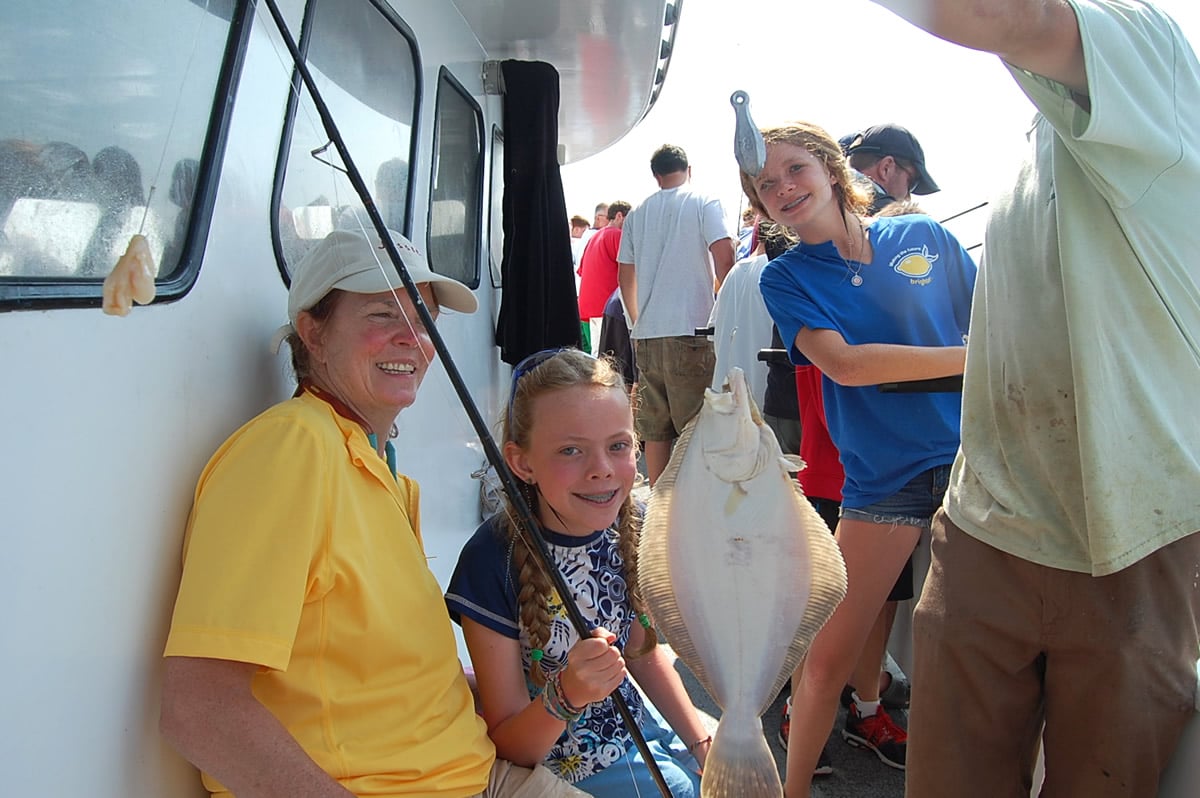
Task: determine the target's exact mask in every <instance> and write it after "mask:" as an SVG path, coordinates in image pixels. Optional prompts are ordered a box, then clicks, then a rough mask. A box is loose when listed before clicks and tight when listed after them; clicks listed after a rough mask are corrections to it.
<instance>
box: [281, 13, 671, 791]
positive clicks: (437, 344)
mask: <svg viewBox="0 0 1200 798" xmlns="http://www.w3.org/2000/svg"><path fill="white" fill-rule="evenodd" d="M263 2H264V3H265V4H266V6H267V10H268V11H269V12H270V14H271V18H272V19H273V20H274V22H275V27H276V28H277V29H278V31H279V36H280V38H281V39H282V40H283V43H284V45H285V46H286V47H287V49H288V53H289V54H290V55H291V57H292V63H293V65H294V66H295V67H296V73H297V74H298V75H299V76H300V78H301V80H303V81H304V86H305V88H307V89H308V93H309V96H311V97H312V101H313V106H314V107H315V108H316V111H317V115H318V116H320V117H321V125H322V127H324V128H325V134H326V135H327V136H329V141H330V143H332V144H333V146H334V147H335V148H336V149H337V151H338V155H339V156H340V157H341V159H342V166H343V169H344V171H345V174H346V177H348V178H349V179H350V184H351V185H352V186H353V187H354V191H355V193H356V194H358V196H359V199H361V200H362V203H363V207H364V208H365V209H366V211H367V216H369V217H370V219H371V224H372V225H373V226H374V228H375V231H376V232H377V233H378V234H379V238H380V241H381V243H382V244H383V248H384V250H385V251H386V252H387V255H388V258H389V259H390V260H391V262H392V266H393V267H394V268H395V269H396V273H397V274H398V275H399V277H400V282H402V283H403V284H404V289H405V291H407V292H408V296H409V299H411V300H412V303H413V306H414V307H415V308H416V310H417V315H418V316H419V317H420V319H421V323H422V324H424V325H425V329H426V330H427V331H428V332H429V338H430V340H431V341H432V342H433V348H434V349H435V350H436V351H437V354H438V357H439V358H440V359H441V361H442V366H443V368H445V370H446V375H447V376H448V377H449V378H450V382H451V384H452V385H453V386H454V391H455V393H457V394H458V399H459V401H460V402H461V403H462V406H463V410H465V411H466V413H467V417H468V418H469V419H470V421H471V426H473V427H474V428H475V434H476V435H477V436H479V442H480V443H481V444H482V445H483V451H484V454H486V455H487V459H488V462H490V463H491V464H492V467H493V468H495V469H496V475H497V476H498V477H499V478H500V484H501V486H502V487H503V488H504V493H505V494H506V495H507V497H508V500H509V502H510V503H511V505H512V507H513V509H514V510H515V511H516V513H517V516H518V518H519V519H520V524H521V526H523V527H524V529H525V530H526V531H527V533H528V535H529V537H530V538H531V539H532V540H531V542H532V543H533V549H534V550H535V551H536V552H537V557H538V559H539V560H540V562H541V566H542V569H543V570H544V571H545V573H546V576H548V577H549V578H550V581H551V582H552V583H553V584H554V589H555V590H557V591H558V595H559V597H561V598H562V602H563V607H564V609H565V610H566V613H567V617H568V619H569V620H570V621H571V625H572V626H573V627H575V632H576V633H577V634H578V635H579V637H580V638H581V639H582V638H588V637H591V636H592V630H591V629H589V628H588V625H587V620H586V619H585V618H584V617H583V613H581V612H580V611H579V605H578V604H576V603H575V599H574V596H572V595H571V589H570V587H568V585H567V582H566V580H565V579H563V576H562V573H561V572H559V570H558V566H557V565H555V563H554V557H553V555H552V554H551V553H550V549H549V547H548V546H547V545H546V539H545V537H543V535H542V531H541V527H540V526H539V525H538V522H537V519H536V518H534V515H533V512H532V511H531V510H530V509H529V505H528V504H526V503H525V499H524V497H523V496H522V495H521V490H520V488H519V487H518V485H517V480H516V477H514V476H513V475H512V472H511V471H509V469H508V464H507V463H506V462H504V458H503V457H502V456H501V455H500V449H499V448H498V447H497V446H496V441H495V440H494V439H493V438H492V435H491V432H489V431H488V428H487V424H486V423H485V422H484V420H483V416H482V415H480V413H479V408H478V407H476V406H475V401H474V399H472V398H471V393H470V391H468V390H467V384H466V383H465V382H464V381H463V378H462V375H461V374H459V371H458V367H457V366H456V365H455V364H454V360H453V358H451V357H450V350H449V349H448V348H447V347H446V342H445V341H444V340H443V339H442V336H441V333H439V332H438V330H437V325H436V324H435V323H434V321H433V316H432V314H430V312H429V308H428V307H427V306H426V305H425V300H424V299H422V297H421V292H420V290H418V289H417V284H416V283H414V282H413V280H412V276H411V275H410V274H409V273H408V269H407V268H406V267H405V265H404V261H403V260H402V259H401V257H400V253H399V252H397V251H396V245H395V242H393V241H392V237H391V235H389V234H388V229H387V225H386V224H384V221H383V217H382V216H381V215H380V214H379V209H378V208H377V207H376V206H375V200H374V199H373V198H372V197H371V192H370V191H369V190H368V189H367V184H366V183H365V182H364V181H363V179H362V174H361V173H360V172H359V171H358V167H357V166H355V165H354V159H353V158H351V157H350V151H349V149H348V148H347V147H346V142H345V140H344V139H343V138H342V134H341V132H340V131H339V130H338V127H337V124H336V123H335V122H334V121H333V115H332V114H330V112H329V107H328V106H327V105H326V104H325V100H324V98H323V97H322V96H321V92H320V91H319V90H318V89H317V86H316V82H315V81H314V80H313V78H312V74H311V73H310V72H309V71H308V64H306V63H305V61H304V58H303V57H302V56H301V55H300V49H299V47H297V46H296V42H295V41H294V40H293V39H292V35H291V32H290V31H289V30H288V27H287V23H286V22H285V21H284V19H283V15H282V14H281V13H280V12H279V6H278V5H277V4H276V2H275V0H263ZM291 88H292V91H294V92H296V93H297V94H299V91H300V87H299V86H297V85H296V84H295V82H294V81H293V83H292V87H291ZM611 695H612V699H613V705H614V706H615V707H616V708H617V712H618V713H619V714H620V716H621V720H622V721H624V723H625V728H626V729H628V730H629V735H630V736H631V737H632V738H633V742H634V745H636V746H637V749H638V751H639V752H640V753H641V755H642V758H643V759H644V760H645V762H646V767H647V768H648V769H649V770H650V775H651V777H652V778H653V779H654V783H655V784H656V785H657V786H658V789H659V792H661V793H662V795H663V798H673V796H672V795H671V788H670V787H668V786H667V782H666V780H665V779H664V778H663V775H662V771H660V770H659V769H658V763H657V762H655V760H654V754H653V753H651V751H650V746H649V745H647V743H646V738H645V737H644V736H643V735H642V730H641V729H640V728H638V725H637V723H636V722H635V721H634V718H633V713H632V712H631V711H630V710H629V705H628V704H627V703H626V702H625V698H624V696H622V695H621V691H620V690H619V689H618V690H614V691H613V692H612V694H611Z"/></svg>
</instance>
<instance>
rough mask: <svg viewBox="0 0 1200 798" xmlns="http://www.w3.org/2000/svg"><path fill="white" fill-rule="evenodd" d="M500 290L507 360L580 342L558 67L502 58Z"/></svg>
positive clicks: (499, 331) (500, 330) (500, 337)
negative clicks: (561, 156) (562, 168)
mask: <svg viewBox="0 0 1200 798" xmlns="http://www.w3.org/2000/svg"><path fill="white" fill-rule="evenodd" d="M501 71H502V74H503V77H504V205H503V210H504V259H503V260H502V261H501V264H500V273H501V276H502V279H503V281H504V286H503V287H504V293H503V298H502V300H501V303H500V318H499V320H498V322H497V325H496V343H497V344H499V346H500V357H501V359H502V360H504V362H506V363H508V364H510V365H516V364H517V363H519V362H521V360H522V359H523V358H525V357H526V356H527V355H530V354H532V353H534V352H537V351H538V350H541V349H547V348H551V347H558V346H579V345H580V343H581V341H580V337H579V307H578V304H577V302H576V298H575V274H574V266H573V264H572V260H571V234H570V230H569V228H568V225H567V218H568V217H567V203H566V199H565V197H564V196H563V187H562V175H561V174H560V173H559V170H558V96H559V95H558V72H557V70H555V69H554V67H553V66H551V65H550V64H547V63H543V62H541V61H505V62H503V63H502V64H501Z"/></svg>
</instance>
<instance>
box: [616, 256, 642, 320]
mask: <svg viewBox="0 0 1200 798" xmlns="http://www.w3.org/2000/svg"><path fill="white" fill-rule="evenodd" d="M617 285H619V286H620V287H621V301H622V302H624V303H625V313H626V315H628V316H629V326H630V328H632V327H633V325H634V324H637V313H638V305H637V274H636V273H635V272H634V270H633V264H632V263H618V264H617Z"/></svg>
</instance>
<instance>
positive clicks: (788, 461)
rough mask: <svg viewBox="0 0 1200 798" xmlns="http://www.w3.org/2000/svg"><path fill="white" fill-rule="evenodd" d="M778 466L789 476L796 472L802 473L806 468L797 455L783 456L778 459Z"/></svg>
mask: <svg viewBox="0 0 1200 798" xmlns="http://www.w3.org/2000/svg"><path fill="white" fill-rule="evenodd" d="M779 465H780V466H782V467H783V470H784V471H786V472H788V473H789V474H794V473H796V472H797V471H803V470H804V469H806V468H808V463H806V462H804V460H802V459H801V457H800V455H798V454H785V455H781V456H780V458H779Z"/></svg>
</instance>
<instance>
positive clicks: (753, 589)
mask: <svg viewBox="0 0 1200 798" xmlns="http://www.w3.org/2000/svg"><path fill="white" fill-rule="evenodd" d="M726 384H727V387H728V388H729V389H730V390H728V391H723V392H715V391H711V390H708V391H706V392H705V397H704V405H703V407H702V408H701V410H700V412H699V413H698V414H697V415H696V417H695V418H693V419H692V421H691V422H689V423H688V425H687V426H686V427H685V428H684V430H683V433H682V434H681V435H680V436H679V440H677V441H676V442H675V448H674V451H673V452H672V454H671V459H670V462H669V463H668V465H667V468H666V470H665V471H664V472H663V474H662V476H661V477H659V479H658V481H657V482H656V483H655V485H654V489H653V490H652V491H651V494H650V501H649V503H648V505H647V507H646V518H645V523H644V525H643V529H642V539H641V542H640V543H639V548H638V562H639V569H638V570H639V577H640V581H641V582H642V592H643V595H644V596H645V598H646V601H647V603H648V604H649V606H650V610H651V613H652V615H653V616H654V621H655V625H656V626H657V627H658V629H659V630H660V631H661V632H662V633H663V635H664V636H665V637H666V639H667V641H668V642H669V643H670V644H671V646H672V648H674V649H675V651H676V653H677V654H678V655H679V657H680V658H681V659H682V660H683V661H684V663H685V664H686V665H687V666H688V667H689V668H690V669H691V670H692V673H693V674H695V676H696V678H697V679H698V680H699V682H700V684H701V685H703V686H704V689H705V690H707V691H708V693H709V695H711V696H712V698H713V700H714V701H716V703H717V704H718V705H720V707H721V719H720V722H719V723H718V725H717V729H716V733H715V734H714V736H713V742H712V747H711V748H710V749H709V754H708V758H707V760H706V762H705V765H704V776H703V778H702V780H701V785H700V794H701V796H702V798H758V797H759V796H762V797H763V798H767V797H768V796H770V798H776V797H777V796H780V795H782V793H783V786H782V784H781V782H780V779H779V772H778V770H777V769H776V766H775V760H774V758H773V757H772V755H771V750H770V748H769V747H768V746H767V741H766V738H765V737H764V736H763V730H762V721H761V717H762V715H763V713H764V712H766V710H767V708H768V707H769V706H770V705H771V702H772V701H773V700H774V698H775V696H776V695H778V693H779V690H780V688H782V687H783V684H784V682H785V681H787V679H788V678H789V677H790V676H791V673H792V671H793V670H794V669H795V667H796V665H797V664H798V663H799V662H800V660H801V658H802V657H803V656H804V653H805V652H806V651H807V650H808V647H809V645H811V643H812V640H813V637H814V636H815V635H816V633H817V631H818V630H819V629H820V628H821V626H823V625H824V623H825V622H826V621H827V620H828V619H829V616H830V615H832V614H833V611H834V609H835V608H836V607H837V605H838V603H839V602H840V601H841V600H842V598H843V597H844V596H845V595H846V567H845V563H844V562H843V561H842V556H841V552H840V551H839V550H838V547H837V543H836V542H835V541H834V538H833V536H832V535H831V534H829V528H828V527H827V526H826V525H825V522H824V521H822V520H821V517H820V516H819V515H818V514H817V512H816V510H814V509H813V507H812V505H810V504H809V502H808V500H807V499H805V498H804V494H803V492H802V491H801V489H800V486H799V484H798V483H797V482H796V480H795V479H793V478H792V476H791V474H792V473H794V472H795V471H797V470H799V469H800V468H801V467H802V465H803V464H802V463H801V461H800V460H799V458H797V457H789V456H785V455H784V454H783V451H782V450H781V449H780V447H779V442H778V441H777V440H776V438H775V434H774V433H773V432H772V431H771V428H770V427H768V426H767V425H766V424H765V423H763V420H762V416H761V415H760V413H759V410H758V408H757V407H756V406H755V404H754V400H753V399H751V398H750V394H749V391H748V389H747V388H746V378H745V375H744V374H743V373H742V370H741V369H738V368H734V369H733V370H732V371H730V373H729V377H728V379H727V381H726Z"/></svg>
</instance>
